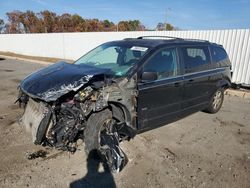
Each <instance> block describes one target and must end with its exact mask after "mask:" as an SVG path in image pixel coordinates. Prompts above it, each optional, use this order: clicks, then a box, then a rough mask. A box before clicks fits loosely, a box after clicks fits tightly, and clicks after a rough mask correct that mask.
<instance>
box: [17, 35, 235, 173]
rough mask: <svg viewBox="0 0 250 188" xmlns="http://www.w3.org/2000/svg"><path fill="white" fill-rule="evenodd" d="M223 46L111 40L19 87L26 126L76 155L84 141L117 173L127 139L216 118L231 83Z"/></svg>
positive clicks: (37, 139) (39, 140) (38, 139)
mask: <svg viewBox="0 0 250 188" xmlns="http://www.w3.org/2000/svg"><path fill="white" fill-rule="evenodd" d="M230 68H231V63H230V61H229V58H228V55H227V53H226V51H225V50H224V48H223V47H222V46H221V45H218V44H215V43H210V42H209V41H203V40H190V39H182V38H173V37H164V36H163V37H159V36H144V37H138V38H129V39H124V40H120V41H113V42H107V43H104V44H102V45H100V46H98V47H97V48H95V49H93V50H92V51H90V52H89V53H87V54H86V55H84V56H82V57H81V58H79V59H78V60H76V61H75V62H74V63H73V64H69V63H66V62H59V63H56V64H53V65H51V66H48V67H46V68H44V69H42V70H39V71H37V72H35V73H33V74H31V75H29V76H28V77H26V78H25V79H24V80H23V81H22V82H21V83H20V94H19V98H18V100H19V102H20V105H22V106H24V107H25V113H24V115H23V117H22V119H21V120H22V121H21V122H22V123H23V124H24V125H25V126H26V128H27V129H28V130H30V131H31V132H32V136H33V141H34V143H35V144H39V145H47V146H51V147H55V148H58V149H61V150H66V151H70V152H72V153H74V152H75V151H76V147H77V144H76V142H77V140H79V139H82V140H84V142H85V151H86V153H87V154H89V153H90V152H91V151H97V152H98V154H99V155H100V156H101V157H102V158H103V160H104V161H106V162H107V163H108V165H109V167H110V169H111V171H113V172H114V171H120V170H121V169H122V168H123V167H124V165H125V164H126V162H127V158H126V155H125V153H124V152H123V151H122V150H121V148H120V147H119V143H120V142H121V141H123V140H129V139H131V138H133V137H134V136H135V135H136V134H138V133H142V132H144V131H147V130H150V129H153V128H157V127H159V126H163V125H166V124H167V123H170V122H173V121H176V120H178V119H180V118H182V117H185V116H187V115H189V114H192V113H194V112H198V111H201V110H202V111H206V112H209V113H216V112H218V111H219V109H220V108H221V106H222V103H223V99H224V90H225V89H227V88H228V87H229V86H230V84H231V70H230Z"/></svg>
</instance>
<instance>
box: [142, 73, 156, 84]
mask: <svg viewBox="0 0 250 188" xmlns="http://www.w3.org/2000/svg"><path fill="white" fill-rule="evenodd" d="M157 78H158V76H157V73H156V72H143V73H142V75H141V80H142V82H145V81H146V82H147V81H154V80H157Z"/></svg>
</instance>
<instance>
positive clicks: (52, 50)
mask: <svg viewBox="0 0 250 188" xmlns="http://www.w3.org/2000/svg"><path fill="white" fill-rule="evenodd" d="M143 35H144V36H145V35H161V36H164V35H167V36H175V37H182V38H190V39H204V40H209V41H210V42H215V43H218V44H222V45H223V46H224V48H225V49H226V51H227V52H228V54H229V58H230V60H231V62H232V68H233V71H234V75H233V78H232V81H233V82H234V83H241V84H247V85H250V29H238V30H203V31H146V32H89V33H48V34H0V51H8V52H14V53H18V54H24V55H31V56H42V57H57V58H62V59H74V60H75V59H77V58H79V57H80V56H81V55H83V54H84V53H86V52H88V51H89V50H91V49H93V48H94V47H96V46H98V45H100V44H102V43H104V42H107V41H112V40H119V39H123V38H130V37H131V38H132V37H138V36H143Z"/></svg>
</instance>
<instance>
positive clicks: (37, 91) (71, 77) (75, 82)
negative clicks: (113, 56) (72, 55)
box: [20, 62, 110, 102]
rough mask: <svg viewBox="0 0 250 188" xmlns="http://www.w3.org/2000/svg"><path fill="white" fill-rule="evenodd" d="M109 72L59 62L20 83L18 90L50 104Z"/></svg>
mask: <svg viewBox="0 0 250 188" xmlns="http://www.w3.org/2000/svg"><path fill="white" fill-rule="evenodd" d="M109 71H110V70H109V69H101V68H96V67H92V66H89V65H84V64H80V65H76V64H69V63H66V62H59V63H56V64H53V65H51V66H48V67H46V68H44V69H41V70H39V71H37V72H35V73H33V74H31V75H29V76H28V77H26V78H25V79H24V80H23V81H22V82H21V83H20V88H21V89H22V91H24V92H25V93H26V94H28V95H30V96H31V97H33V98H38V99H42V100H44V101H46V102H51V101H55V100H57V99H58V98H59V97H61V96H63V95H65V94H67V93H69V92H70V91H77V90H78V89H79V88H81V87H82V86H83V85H84V84H86V83H87V82H88V81H89V80H90V79H91V78H92V77H93V76H95V75H99V74H105V73H108V72H109Z"/></svg>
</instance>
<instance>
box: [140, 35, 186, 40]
mask: <svg viewBox="0 0 250 188" xmlns="http://www.w3.org/2000/svg"><path fill="white" fill-rule="evenodd" d="M143 38H169V39H179V40H183V38H178V37H172V36H140V37H137V39H143Z"/></svg>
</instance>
